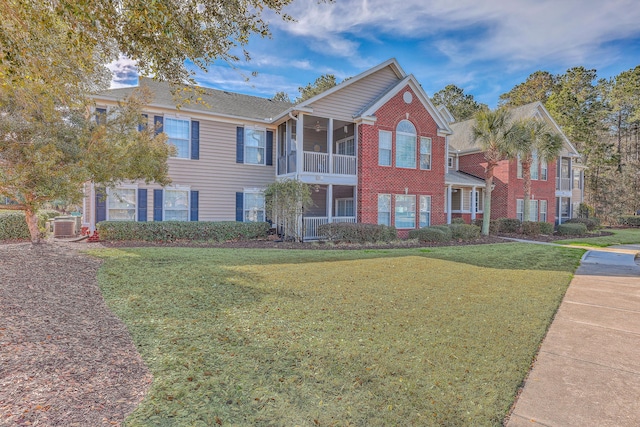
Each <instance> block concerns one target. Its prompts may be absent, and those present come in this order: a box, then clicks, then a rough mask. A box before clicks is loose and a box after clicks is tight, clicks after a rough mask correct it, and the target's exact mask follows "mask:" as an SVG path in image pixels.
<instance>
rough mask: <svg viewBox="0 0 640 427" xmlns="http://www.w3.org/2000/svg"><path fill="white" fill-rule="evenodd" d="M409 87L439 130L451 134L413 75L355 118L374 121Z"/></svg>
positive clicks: (401, 81) (385, 93)
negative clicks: (393, 99) (377, 115)
mask: <svg viewBox="0 0 640 427" xmlns="http://www.w3.org/2000/svg"><path fill="white" fill-rule="evenodd" d="M407 85H408V86H409V87H411V89H413V92H414V93H415V94H416V95H417V96H418V99H419V100H420V102H421V103H422V105H424V107H425V108H426V109H427V111H428V112H429V114H431V116H432V117H433V118H434V120H435V121H436V124H437V125H438V129H439V130H440V131H442V132H444V133H447V134H451V133H452V130H451V128H450V127H449V124H448V123H447V121H446V120H445V119H444V118H443V117H442V115H441V114H440V112H439V111H438V109H437V108H436V107H435V105H433V103H432V102H431V100H430V99H429V97H428V96H427V94H426V93H425V91H424V89H422V86H421V85H420V83H418V80H416V78H415V76H414V75H413V74H410V75H408V76H406V77H405V78H404V79H402V80H400V81H399V82H398V83H397V84H395V85H393V86H392V87H390V88H389V89H388V90H387V91H386V92H384V93H383V94H381V95H380V96H379V97H378V98H377V99H375V100H374V101H373V102H372V103H371V104H369V105H367V106H366V107H364V108H363V110H362V111H360V113H359V114H358V115H356V117H354V118H356V119H358V118H372V119H374V118H375V113H376V111H378V110H379V109H380V107H382V106H383V105H384V104H386V103H387V102H388V101H389V100H390V99H391V98H393V97H394V96H396V95H397V94H398V92H400V91H401V90H402V89H404V88H405V87H406V86H407Z"/></svg>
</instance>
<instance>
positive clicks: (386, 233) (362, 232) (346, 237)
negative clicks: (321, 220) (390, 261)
mask: <svg viewBox="0 0 640 427" xmlns="http://www.w3.org/2000/svg"><path fill="white" fill-rule="evenodd" d="M318 235H319V236H322V237H324V238H326V239H328V240H332V241H337V242H347V243H375V242H390V241H392V240H396V239H397V238H398V233H397V231H396V229H395V227H389V226H386V225H379V224H354V223H350V222H337V223H336V222H334V223H331V224H322V225H321V226H319V227H318Z"/></svg>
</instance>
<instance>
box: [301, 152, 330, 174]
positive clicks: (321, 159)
mask: <svg viewBox="0 0 640 427" xmlns="http://www.w3.org/2000/svg"><path fill="white" fill-rule="evenodd" d="M304 171H305V172H313V173H329V155H328V154H327V153H315V152H313V151H305V152H304Z"/></svg>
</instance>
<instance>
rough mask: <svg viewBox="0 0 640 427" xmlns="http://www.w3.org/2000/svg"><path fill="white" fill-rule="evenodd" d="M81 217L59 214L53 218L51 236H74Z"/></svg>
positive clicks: (77, 231)
mask: <svg viewBox="0 0 640 427" xmlns="http://www.w3.org/2000/svg"><path fill="white" fill-rule="evenodd" d="M81 221H82V218H80V217H73V216H59V217H56V218H54V219H53V237H74V236H77V235H78V233H79V232H80V226H81V225H82V224H81Z"/></svg>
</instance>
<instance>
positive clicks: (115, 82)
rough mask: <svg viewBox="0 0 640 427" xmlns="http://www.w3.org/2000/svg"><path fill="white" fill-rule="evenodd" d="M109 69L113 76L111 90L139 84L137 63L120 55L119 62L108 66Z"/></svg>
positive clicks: (116, 61)
mask: <svg viewBox="0 0 640 427" xmlns="http://www.w3.org/2000/svg"><path fill="white" fill-rule="evenodd" d="M107 68H108V69H109V70H110V71H111V75H112V78H111V89H117V88H121V87H128V86H135V85H136V84H138V67H137V65H136V62H135V61H133V60H131V59H129V58H126V57H124V56H122V55H120V57H119V58H118V59H117V60H115V61H113V62H111V63H110V64H107Z"/></svg>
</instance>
